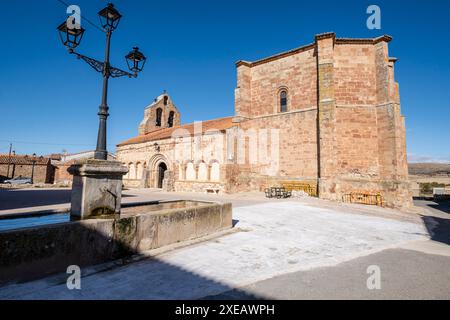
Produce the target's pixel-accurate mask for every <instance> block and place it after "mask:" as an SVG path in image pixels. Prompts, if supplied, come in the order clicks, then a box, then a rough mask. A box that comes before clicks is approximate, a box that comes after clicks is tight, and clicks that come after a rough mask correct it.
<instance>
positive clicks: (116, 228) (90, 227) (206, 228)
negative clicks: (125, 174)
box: [0, 201, 232, 283]
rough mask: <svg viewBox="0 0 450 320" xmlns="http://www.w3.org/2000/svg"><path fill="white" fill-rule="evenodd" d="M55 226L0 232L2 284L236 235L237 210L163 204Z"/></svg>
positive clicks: (216, 205) (218, 205) (205, 204)
mask: <svg viewBox="0 0 450 320" xmlns="http://www.w3.org/2000/svg"><path fill="white" fill-rule="evenodd" d="M63 216H64V215H62V216H59V217H57V218H58V219H64V217H63ZM67 216H68V214H67ZM53 218H55V217H53ZM22 219H26V218H22ZM30 219H31V218H30ZM8 220H11V219H5V220H3V223H4V224H5V221H6V222H8ZM49 221H50V222H51V223H52V224H44V225H35V226H27V225H26V224H25V225H22V226H20V223H19V222H18V221H16V225H15V227H14V228H15V229H13V230H7V231H0V283H5V282H12V281H26V280H31V279H36V278H41V277H45V276H47V275H50V274H53V273H57V272H64V271H66V270H67V267H68V266H70V265H77V266H79V267H83V266H88V265H94V264H98V263H103V262H107V261H111V260H116V259H119V258H124V257H127V256H130V255H133V254H138V253H142V252H144V251H148V250H151V249H156V248H161V247H164V246H167V245H170V244H173V243H177V242H182V241H187V240H192V239H196V238H201V237H204V236H208V235H212V234H214V233H216V232H220V231H223V230H226V229H231V228H232V206H231V204H229V203H225V204H222V203H214V202H201V201H161V202H151V203H140V204H134V205H129V206H127V207H123V208H122V213H121V215H120V217H117V218H115V219H112V218H110V217H108V218H104V219H101V218H98V219H89V220H79V221H68V222H64V221H60V220H58V221H56V222H55V223H53V222H54V220H52V219H49ZM1 225H2V220H0V226H1Z"/></svg>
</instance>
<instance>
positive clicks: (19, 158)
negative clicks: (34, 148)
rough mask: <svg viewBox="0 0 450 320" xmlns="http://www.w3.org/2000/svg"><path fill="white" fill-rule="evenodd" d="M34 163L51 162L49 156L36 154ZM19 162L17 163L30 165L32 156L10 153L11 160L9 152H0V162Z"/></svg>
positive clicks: (45, 163) (44, 163)
mask: <svg viewBox="0 0 450 320" xmlns="http://www.w3.org/2000/svg"><path fill="white" fill-rule="evenodd" d="M34 159H35V163H34V164H35V165H47V164H48V163H50V162H51V160H50V158H44V157H42V156H41V157H38V156H36V158H34ZM8 163H10V164H19V165H21V164H22V165H32V164H33V156H29V155H11V162H10V158H9V154H0V164H8Z"/></svg>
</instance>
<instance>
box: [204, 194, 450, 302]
mask: <svg viewBox="0 0 450 320" xmlns="http://www.w3.org/2000/svg"><path fill="white" fill-rule="evenodd" d="M415 205H417V206H420V207H423V208H427V209H428V210H429V212H430V215H429V216H428V215H427V216H425V217H423V219H424V220H425V222H426V224H427V226H430V225H433V227H429V228H430V232H431V233H432V240H429V241H420V242H416V243H411V244H408V245H407V246H405V247H403V248H395V249H388V250H384V251H382V252H379V253H375V254H372V255H368V256H365V257H361V258H357V259H354V260H351V261H348V262H344V263H341V264H339V265H337V266H333V267H325V268H317V269H313V270H310V271H301V272H294V273H290V274H284V275H281V276H278V277H275V278H272V279H268V280H264V281H260V282H257V283H254V284H252V285H249V286H246V287H242V288H239V289H235V290H230V291H228V292H224V293H222V294H220V295H216V296H209V297H205V298H204V299H213V300H214V299H248V298H249V297H250V295H249V293H251V294H252V295H253V296H254V297H255V298H256V297H259V298H261V297H264V298H271V299H379V300H382V299H402V300H403V299H450V268H449V266H450V203H448V202H445V203H435V202H433V201H422V200H417V201H415ZM374 265H375V266H378V267H379V268H380V269H379V270H380V280H381V288H380V289H372V290H369V289H368V288H367V279H368V277H369V276H370V274H368V273H367V268H368V267H369V266H374Z"/></svg>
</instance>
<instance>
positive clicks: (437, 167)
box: [408, 163, 450, 175]
mask: <svg viewBox="0 0 450 320" xmlns="http://www.w3.org/2000/svg"><path fill="white" fill-rule="evenodd" d="M408 168H409V174H413V175H440V174H448V175H450V164H445V163H409V164H408Z"/></svg>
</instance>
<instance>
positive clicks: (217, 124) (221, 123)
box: [117, 117, 236, 147]
mask: <svg viewBox="0 0 450 320" xmlns="http://www.w3.org/2000/svg"><path fill="white" fill-rule="evenodd" d="M201 125H202V133H205V132H206V131H212V130H219V131H223V130H226V129H228V128H231V127H233V126H235V125H236V124H234V123H233V117H227V118H219V119H214V120H208V121H202V122H201ZM177 130H179V131H177ZM182 130H184V131H186V133H187V132H189V134H190V135H193V134H194V123H189V124H185V125H181V126H176V127H173V128H164V129H160V130H157V131H153V132H149V133H147V134H144V135H141V136H137V137H134V138H131V139H128V140H126V141H124V142H121V143H119V144H118V145H117V146H119V147H120V146H125V145H129V144H136V143H143V142H149V141H154V140H162V139H168V138H171V137H172V134H173V133H175V135H176V136H178V137H179V136H181V135H182V132H183V131H182Z"/></svg>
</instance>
